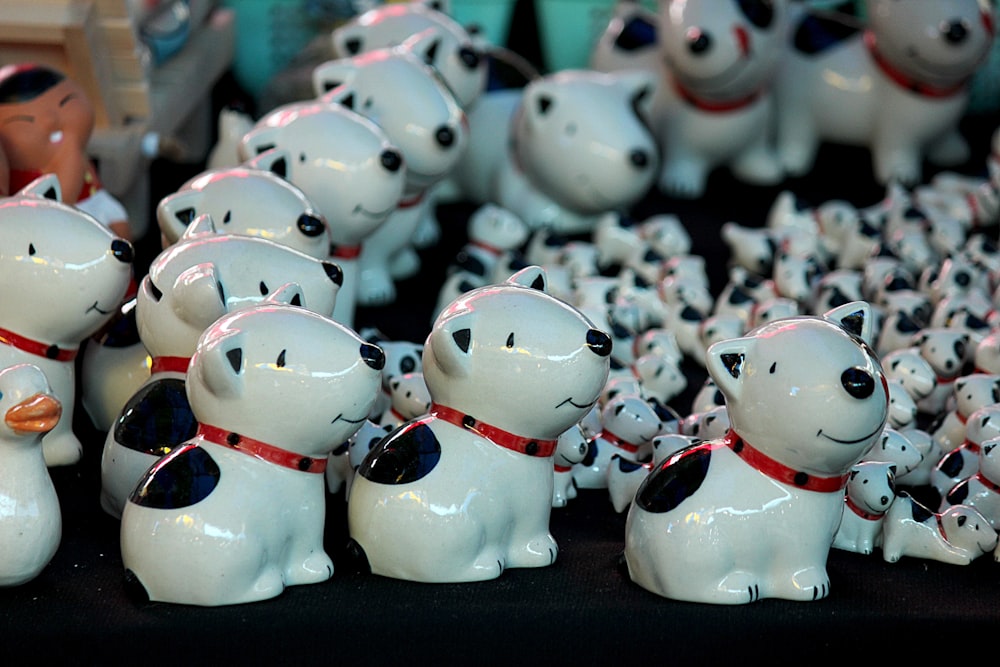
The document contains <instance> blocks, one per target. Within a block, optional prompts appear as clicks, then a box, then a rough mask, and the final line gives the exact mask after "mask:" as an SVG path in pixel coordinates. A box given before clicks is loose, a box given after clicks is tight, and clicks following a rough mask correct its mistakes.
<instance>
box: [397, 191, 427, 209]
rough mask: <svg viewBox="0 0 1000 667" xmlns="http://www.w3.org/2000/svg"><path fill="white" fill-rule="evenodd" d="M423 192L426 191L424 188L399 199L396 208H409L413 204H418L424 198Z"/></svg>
mask: <svg viewBox="0 0 1000 667" xmlns="http://www.w3.org/2000/svg"><path fill="white" fill-rule="evenodd" d="M424 194H426V192H425V191H424V190H421V191H420V192H418V193H417V194H415V195H413V196H412V197H409V198H408V199H400V200H399V204H397V205H396V208H411V207H413V206H416V205H417V204H419V203H420V202H422V201H423V200H424Z"/></svg>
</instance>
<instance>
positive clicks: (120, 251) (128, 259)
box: [111, 239, 135, 264]
mask: <svg viewBox="0 0 1000 667" xmlns="http://www.w3.org/2000/svg"><path fill="white" fill-rule="evenodd" d="M111 254H112V255H114V256H115V259H117V260H118V261H119V262H122V263H123V264H131V263H132V260H133V259H134V258H135V250H133V248H132V244H131V243H129V242H128V241H126V240H125V239H115V240H114V241H112V242H111Z"/></svg>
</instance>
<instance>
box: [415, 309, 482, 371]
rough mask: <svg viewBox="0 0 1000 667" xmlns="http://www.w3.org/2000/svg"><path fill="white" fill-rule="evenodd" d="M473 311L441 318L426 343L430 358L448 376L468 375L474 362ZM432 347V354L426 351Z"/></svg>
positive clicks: (426, 357)
mask: <svg viewBox="0 0 1000 667" xmlns="http://www.w3.org/2000/svg"><path fill="white" fill-rule="evenodd" d="M473 343H474V342H473V340H472V313H469V312H463V313H459V314H457V315H451V316H448V317H444V318H442V319H439V320H438V322H437V323H436V324H435V326H434V329H433V330H432V331H431V335H430V336H428V337H427V343H426V344H425V345H424V349H425V352H424V363H427V361H428V358H430V359H431V360H432V363H435V364H436V365H437V366H438V367H439V368H440V369H441V370H442V372H443V373H444V374H445V375H446V376H448V377H466V376H467V375H468V374H469V372H470V368H471V362H472V347H473ZM428 347H429V348H430V351H431V354H430V355H428V354H427V353H426V351H427V348H428Z"/></svg>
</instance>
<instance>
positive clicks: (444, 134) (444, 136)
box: [434, 125, 455, 148]
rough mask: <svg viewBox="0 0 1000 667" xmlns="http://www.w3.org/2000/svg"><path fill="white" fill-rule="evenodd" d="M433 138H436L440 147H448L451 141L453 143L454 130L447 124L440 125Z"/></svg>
mask: <svg viewBox="0 0 1000 667" xmlns="http://www.w3.org/2000/svg"><path fill="white" fill-rule="evenodd" d="M434 139H435V140H437V142H438V145H440V146H441V147H442V148H448V147H449V146H451V145H452V144H453V143H455V130H453V129H451V128H450V127H448V126H447V125H442V126H441V127H439V128H438V129H437V132H435V133H434Z"/></svg>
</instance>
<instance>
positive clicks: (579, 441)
mask: <svg viewBox="0 0 1000 667" xmlns="http://www.w3.org/2000/svg"><path fill="white" fill-rule="evenodd" d="M588 449H589V447H588V446H587V436H586V435H585V434H584V432H583V428H582V427H581V426H580V425H579V424H573V425H572V426H570V427H569V428H568V429H566V430H565V431H564V432H563V433H562V434H561V435H560V436H559V438H558V442H557V444H556V451H555V454H553V459H552V506H553V507H565V506H566V504H567V503H568V502H569V501H570V500H573V498H576V495H577V493H576V485H575V484H573V466H575V465H576V464H577V463H579V462H580V461H582V460H583V458H584V457H585V456H586V455H587V450H588Z"/></svg>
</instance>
